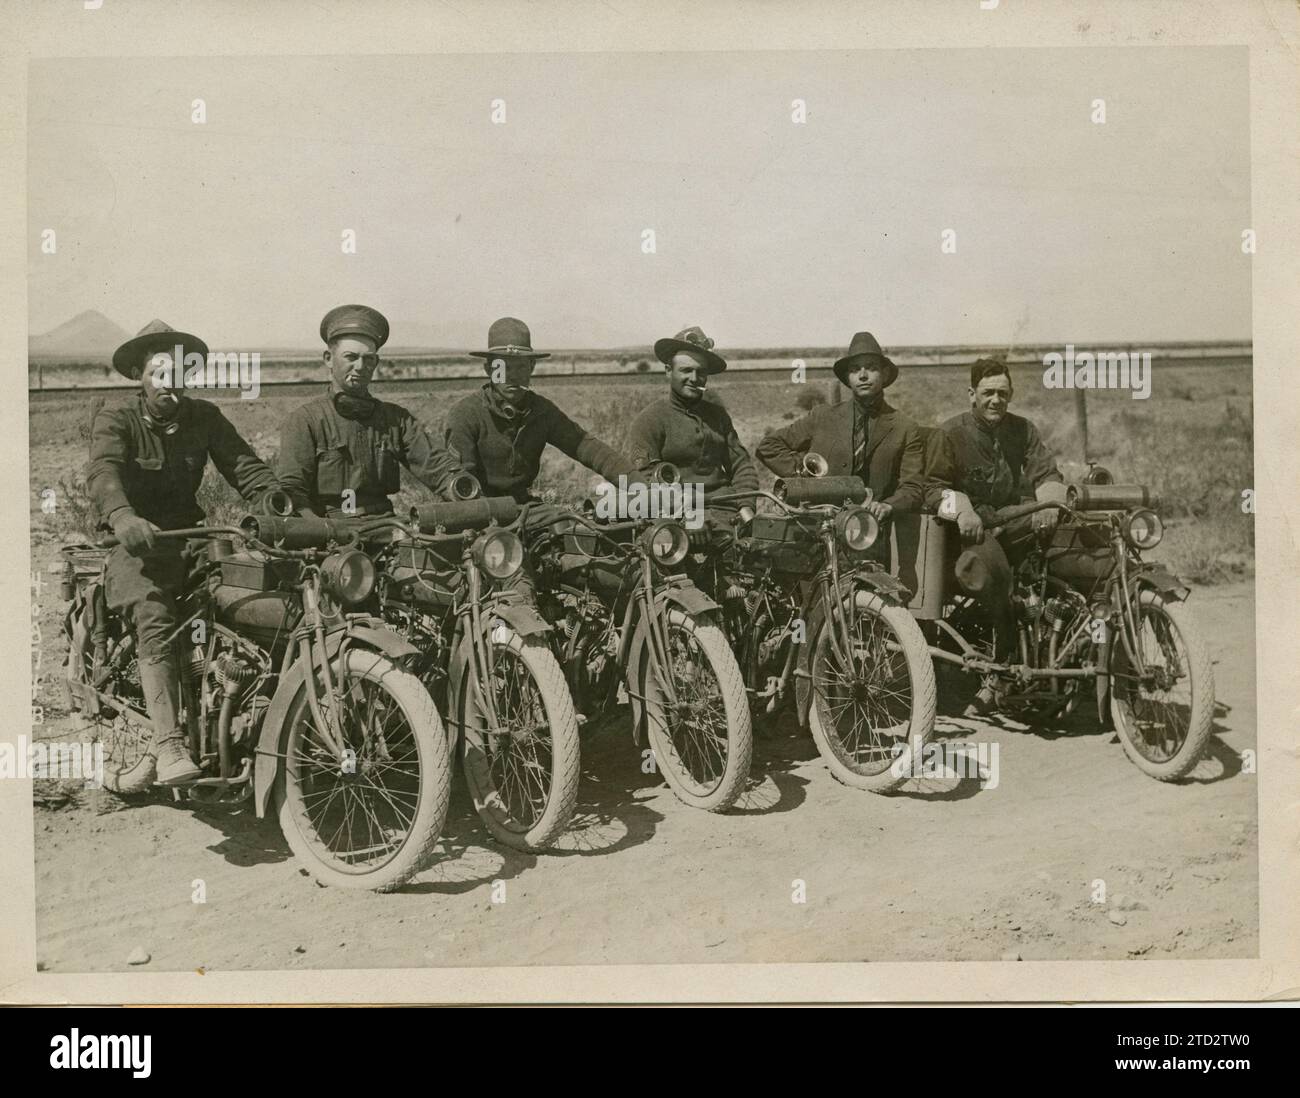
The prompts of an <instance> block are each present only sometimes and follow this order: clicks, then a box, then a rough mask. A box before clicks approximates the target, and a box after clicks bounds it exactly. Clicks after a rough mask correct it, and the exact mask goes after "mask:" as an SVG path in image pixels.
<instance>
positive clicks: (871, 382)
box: [755, 332, 934, 554]
mask: <svg viewBox="0 0 1300 1098" xmlns="http://www.w3.org/2000/svg"><path fill="white" fill-rule="evenodd" d="M834 370H835V376H836V377H837V378H839V380H840V384H842V385H843V386H845V387H846V388H847V389H849V391H850V392H851V393H852V399H851V400H846V401H843V402H841V403H839V404H830V405H823V406H822V407H819V408H814V409H813V410H812V411H811V412H809V413H808V414H807V415H806V416H804V417H802V418H801V419H797V420H795V421H794V422H793V423H791V424H790V425H789V426H788V427H784V428H782V429H781V430H779V431H774V432H772V433H771V434H770V435H768V436H767V437H766V438H764V439H763V440H762V441H761V442H760V443H759V444H758V447H757V448H756V450H755V454H756V456H757V457H758V459H759V461H761V462H762V463H763V464H764V465H766V466H767V467H768V468H769V469H771V470H772V472H774V473H776V475H777V476H781V477H790V476H799V475H800V474H801V473H802V471H803V457H804V455H805V454H807V453H808V452H809V451H812V452H815V453H818V454H821V456H822V457H824V458H825V459H826V463H827V465H828V467H829V468H828V469H827V473H828V475H830V476H859V477H861V478H862V479H863V481H864V482H865V483H866V485H867V487H868V488H870V489H871V494H872V501H871V502H870V503H869V504H867V508H868V509H869V510H870V511H871V513H872V514H873V515H875V516H876V518H877V519H879V520H880V521H881V522H884V521H886V520H887V519H888V518H889V517H890V516H891V515H892V514H893V513H894V512H896V511H900V512H901V511H919V510H920V509H921V506H922V504H923V503H924V502H927V501H928V497H929V495H931V494H934V493H933V491H932V489H931V487H929V486H930V484H931V480H930V478H927V475H926V470H925V453H926V447H925V437H924V434H923V433H922V431H921V428H920V427H919V426H918V425H917V424H916V423H915V421H913V420H912V419H910V418H909V417H908V416H906V415H904V414H903V413H902V412H900V411H898V410H897V409H896V408H894V407H893V406H892V405H890V404H889V403H888V402H887V401H886V400H885V390H886V389H887V388H888V387H889V386H890V385H892V384H893V383H894V382H895V381H896V380H897V379H898V367H897V366H896V365H895V364H894V363H893V362H892V361H891V360H890V359H889V358H887V357H886V356H885V353H884V352H883V351H882V350H881V349H880V344H879V343H877V342H876V338H875V336H873V335H872V334H871V333H870V332H858V333H856V334H855V335H854V336H853V339H852V341H851V342H850V344H849V350H848V353H847V354H845V355H844V356H843V357H842V358H840V359H839V360H838V361H837V362H836V363H835V365H834ZM888 545H889V540H888V538H881V539H880V540H879V541H878V542H877V546H878V550H877V551H878V553H880V554H883V553H885V552H887V551H888Z"/></svg>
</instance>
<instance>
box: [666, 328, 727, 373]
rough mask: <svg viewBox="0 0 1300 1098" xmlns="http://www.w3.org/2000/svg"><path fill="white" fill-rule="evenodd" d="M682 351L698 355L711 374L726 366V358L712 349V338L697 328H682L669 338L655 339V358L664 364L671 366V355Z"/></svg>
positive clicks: (719, 371)
mask: <svg viewBox="0 0 1300 1098" xmlns="http://www.w3.org/2000/svg"><path fill="white" fill-rule="evenodd" d="M682 351H689V352H690V353H691V354H696V355H700V356H701V357H702V358H703V359H704V363H705V368H706V369H707V370H708V372H709V373H711V374H720V373H722V371H723V370H725V369H726V368H727V360H726V359H725V358H723V357H722V356H721V355H720V354H718V353H717V352H716V351H714V349H713V340H711V339H710V338H709V337H708V336H706V335H705V334H704V332H703V331H701V330H700V329H699V328H696V327H690V328H683V329H682V330H681V331H680V332H678V333H677V334H676V335H675V336H673V337H672V338H671V339H657V340H655V358H657V359H658V360H659V361H660V362H662V363H663V364H664V365H665V366H671V365H672V362H673V355H675V354H680V353H681V352H682Z"/></svg>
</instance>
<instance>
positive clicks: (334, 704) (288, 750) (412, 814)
mask: <svg viewBox="0 0 1300 1098" xmlns="http://www.w3.org/2000/svg"><path fill="white" fill-rule="evenodd" d="M346 664H347V669H346V685H342V684H341V679H342V676H343V671H342V668H341V666H340V665H338V664H336V667H335V670H334V677H335V686H336V692H337V696H336V697H335V698H334V699H329V698H324V697H322V698H321V699H320V708H321V712H322V716H323V717H324V719H325V720H326V721H330V720H331V714H332V713H337V716H338V721H337V723H338V725H339V727H340V730H341V732H342V735H343V740H344V743H345V745H346V750H345V752H344V755H343V758H341V759H340V758H339V756H338V755H337V754H336V752H335V751H334V749H333V748H332V747H331V746H330V744H329V740H328V738H327V737H326V736H325V735H324V734H323V732H322V730H321V729H320V728H318V727H317V726H316V722H315V719H314V716H313V714H312V712H311V707H310V704H309V702H308V699H307V692H306V686H305V684H304V685H303V686H301V687H300V688H299V690H298V694H297V696H296V697H295V698H294V700H293V702H292V703H291V704H290V707H289V713H288V718H287V727H288V733H287V736H286V740H285V759H284V769H283V778H282V781H281V783H280V785H279V787H278V790H277V796H278V798H279V812H280V825H281V827H282V829H283V830H284V834H285V838H286V840H287V841H288V842H289V845H290V846H291V847H292V848H293V850H294V853H295V854H297V855H298V857H299V858H300V859H302V860H303V861H304V863H306V866H307V868H308V870H309V871H310V872H311V873H312V874H313V875H314V876H316V877H317V878H319V879H320V880H322V881H324V883H326V884H334V885H340V886H343V887H351V888H368V889H373V890H376V891H388V890H390V889H393V888H396V887H398V886H399V885H401V884H403V883H404V882H405V881H407V880H409V879H410V878H411V877H412V876H414V874H415V873H417V872H419V870H420V869H421V868H423V866H424V864H425V863H426V862H427V860H428V858H429V856H430V855H431V853H432V848H433V845H434V843H436V841H437V838H438V834H439V832H440V831H441V830H442V825H443V821H444V820H445V818H446V814H447V801H448V797H449V788H450V782H449V773H448V764H447V751H446V738H445V733H444V731H443V726H442V720H441V718H440V717H439V716H438V712H437V710H436V709H435V708H434V705H433V701H432V699H431V698H430V697H429V694H428V691H427V690H425V688H424V686H423V685H422V684H421V683H420V681H419V680H418V679H417V678H416V677H415V676H413V675H411V674H409V673H408V672H405V671H401V670H399V669H398V668H397V667H396V666H395V665H394V664H393V663H392V662H391V661H390V660H388V659H387V658H386V657H383V656H380V655H378V654H376V653H373V652H367V651H364V650H359V649H352V650H351V651H349V652H348V653H347V657H346Z"/></svg>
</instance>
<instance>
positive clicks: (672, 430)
mask: <svg viewBox="0 0 1300 1098" xmlns="http://www.w3.org/2000/svg"><path fill="white" fill-rule="evenodd" d="M628 451H629V456H630V457H631V459H632V460H633V461H634V462H635V463H636V464H637V466H638V468H645V467H646V466H648V465H651V464H653V463H654V462H657V461H669V462H672V464H673V465H675V466H677V468H678V470H679V471H680V472H681V477H682V481H683V483H692V484H700V485H702V486H703V488H704V492H705V500H706V502H707V499H708V493H710V492H713V491H715V490H718V489H724V490H725V489H728V488H730V489H734V490H735V491H738V492H744V491H755V490H757V488H758V470H757V469H756V468H755V467H754V461H753V459H752V458H751V457H750V456H749V452H748V451H747V450H746V449H745V447H744V446H743V445H741V442H740V436H739V435H737V434H736V428H735V425H734V424H733V423H732V422H731V416H729V415H728V414H727V410H726V409H725V408H724V407H723V406H722V405H721V404H718V403H716V402H715V401H711V400H708V399H706V398H704V397H701V398H700V399H699V400H693V401H691V400H683V399H682V398H681V397H679V396H677V394H675V393H672V394H670V395H669V396H667V397H664V398H663V399H662V400H656V401H655V402H654V403H653V404H651V405H649V406H648V407H646V408H644V409H642V411H641V413H640V414H639V415H638V416H637V417H636V419H634V420H633V421H632V427H631V430H630V432H629V434H628ZM751 503H752V501H751Z"/></svg>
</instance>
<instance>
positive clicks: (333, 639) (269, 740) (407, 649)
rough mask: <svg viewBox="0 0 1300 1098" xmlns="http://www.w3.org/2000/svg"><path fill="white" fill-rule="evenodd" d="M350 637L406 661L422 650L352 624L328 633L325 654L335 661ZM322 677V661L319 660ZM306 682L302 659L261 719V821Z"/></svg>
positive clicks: (257, 781)
mask: <svg viewBox="0 0 1300 1098" xmlns="http://www.w3.org/2000/svg"><path fill="white" fill-rule="evenodd" d="M344 637H347V638H348V639H349V640H350V641H352V642H353V643H354V644H357V645H358V646H360V647H363V648H370V649H372V650H374V651H377V652H382V653H383V654H384V655H385V656H388V657H389V658H390V659H393V660H404V659H407V658H409V657H411V656H416V655H419V649H418V648H416V647H415V646H414V645H412V644H410V643H408V642H407V641H406V640H404V639H403V638H401V637H399V636H398V635H397V634H396V633H394V632H392V631H391V630H389V629H383V628H375V627H372V626H368V625H356V624H349V625H348V626H347V627H346V628H344V629H335V630H333V631H331V632H328V633H326V634H325V652H326V655H327V656H328V658H329V659H331V660H333V659H334V657H335V656H337V655H338V652H339V648H341V647H342V645H343V639H344ZM316 667H317V674H319V668H320V660H319V658H318V659H317V660H316ZM305 680H306V672H305V670H304V668H303V665H302V661H301V660H299V661H298V662H297V663H295V664H294V665H293V666H292V667H291V668H289V670H288V672H287V673H286V674H285V675H284V677H283V678H281V679H280V683H279V685H278V686H277V687H276V688H275V694H274V695H272V697H271V704H270V705H269V706H267V709H266V715H265V716H264V717H263V718H262V730H261V732H260V733H259V734H258V737H257V755H256V760H255V762H254V763H253V804H254V806H255V807H256V809H257V815H258V817H259V818H261V817H262V816H265V815H266V809H267V806H268V805H269V804H270V801H271V790H272V789H274V788H275V781H276V778H277V777H279V774H280V757H281V756H282V755H283V754H284V748H285V738H286V736H287V735H288V732H289V729H288V726H287V724H286V723H285V722H286V719H287V718H288V716H289V706H290V705H291V704H292V702H293V697H294V695H295V694H296V693H297V692H298V688H299V687H300V686H302V684H303V682H304V681H305Z"/></svg>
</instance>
